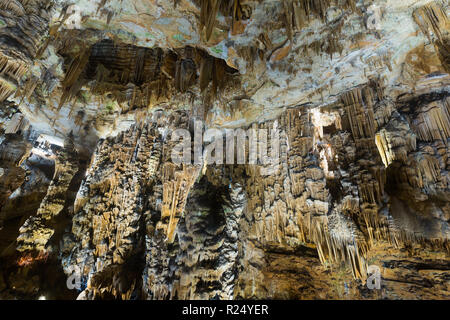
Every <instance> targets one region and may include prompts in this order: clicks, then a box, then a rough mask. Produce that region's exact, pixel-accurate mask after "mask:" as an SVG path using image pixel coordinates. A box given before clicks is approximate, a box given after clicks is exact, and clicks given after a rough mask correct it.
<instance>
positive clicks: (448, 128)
mask: <svg viewBox="0 0 450 320" xmlns="http://www.w3.org/2000/svg"><path fill="white" fill-rule="evenodd" d="M417 113H418V116H417V118H416V119H414V121H413V126H414V127H415V129H416V131H417V134H418V137H419V139H420V140H423V141H433V140H442V141H447V139H448V138H449V137H450V98H446V99H444V100H442V101H437V102H434V103H430V104H429V105H426V106H423V107H421V108H420V109H419V110H418V111H417Z"/></svg>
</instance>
